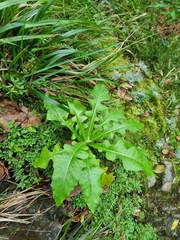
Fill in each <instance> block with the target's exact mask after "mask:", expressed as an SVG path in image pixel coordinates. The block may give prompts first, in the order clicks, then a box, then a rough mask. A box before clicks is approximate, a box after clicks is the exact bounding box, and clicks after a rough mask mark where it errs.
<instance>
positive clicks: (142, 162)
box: [90, 139, 154, 176]
mask: <svg viewBox="0 0 180 240" xmlns="http://www.w3.org/2000/svg"><path fill="white" fill-rule="evenodd" d="M90 145H91V146H92V147H94V148H96V149H98V150H99V151H101V152H102V151H103V152H106V158H107V159H108V160H111V161H115V160H116V159H121V160H122V162H123V166H124V168H125V169H126V170H129V171H139V170H144V172H145V173H146V175H147V176H154V173H153V171H152V164H151V163H150V162H149V161H148V159H147V158H146V157H145V156H144V150H142V149H139V148H137V147H131V148H127V147H126V142H125V141H123V140H122V139H119V140H118V141H117V142H116V143H115V144H110V143H109V142H108V141H104V143H102V144H100V143H97V144H90Z"/></svg>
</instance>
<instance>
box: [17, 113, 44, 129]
mask: <svg viewBox="0 0 180 240" xmlns="http://www.w3.org/2000/svg"><path fill="white" fill-rule="evenodd" d="M40 123H41V118H40V116H39V115H38V114H37V113H36V114H35V115H34V116H31V117H30V118H29V119H26V120H25V121H24V122H23V123H22V124H21V125H22V126H23V127H25V128H27V127H32V126H35V125H37V124H40Z"/></svg>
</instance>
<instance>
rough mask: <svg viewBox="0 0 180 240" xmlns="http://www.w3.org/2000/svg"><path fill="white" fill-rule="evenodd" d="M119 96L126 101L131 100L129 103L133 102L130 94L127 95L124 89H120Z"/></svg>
mask: <svg viewBox="0 0 180 240" xmlns="http://www.w3.org/2000/svg"><path fill="white" fill-rule="evenodd" d="M118 96H119V97H120V98H121V99H124V100H129V101H131V100H132V97H131V96H130V95H129V94H127V93H126V92H125V90H124V89H123V88H120V87H118Z"/></svg>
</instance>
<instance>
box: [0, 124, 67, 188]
mask: <svg viewBox="0 0 180 240" xmlns="http://www.w3.org/2000/svg"><path fill="white" fill-rule="evenodd" d="M9 126H10V132H9V133H8V134H7V137H6V139H5V140H4V141H3V142H2V143H1V147H0V158H1V160H2V161H4V162H5V165H6V166H7V167H8V165H11V164H12V167H11V169H10V176H11V177H13V179H14V181H15V182H16V183H17V184H18V187H20V188H21V189H24V188H28V187H31V186H32V185H34V184H37V183H38V182H39V181H40V180H41V178H40V179H39V176H37V175H36V174H35V171H34V169H33V163H34V160H35V159H36V158H37V157H38V155H39V154H40V152H41V149H42V147H43V146H44V145H47V146H48V147H49V148H50V149H52V147H53V146H54V144H55V143H56V141H57V140H59V142H62V140H63V139H64V138H66V133H64V132H63V130H62V127H61V126H60V125H59V124H55V125H52V124H50V123H49V124H48V123H42V124H40V125H37V126H34V127H29V128H23V127H20V126H17V125H15V124H13V123H9ZM67 135H68V134H67ZM51 175H52V168H51V167H49V168H48V169H47V170H46V171H44V173H43V175H42V176H41V177H43V176H44V177H47V176H48V177H50V176H51Z"/></svg>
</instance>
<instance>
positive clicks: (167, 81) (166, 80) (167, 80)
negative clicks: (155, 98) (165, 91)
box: [164, 78, 173, 85]
mask: <svg viewBox="0 0 180 240" xmlns="http://www.w3.org/2000/svg"><path fill="white" fill-rule="evenodd" d="M171 82H173V80H172V79H170V78H167V79H165V80H164V85H168V84H169V83H171Z"/></svg>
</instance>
